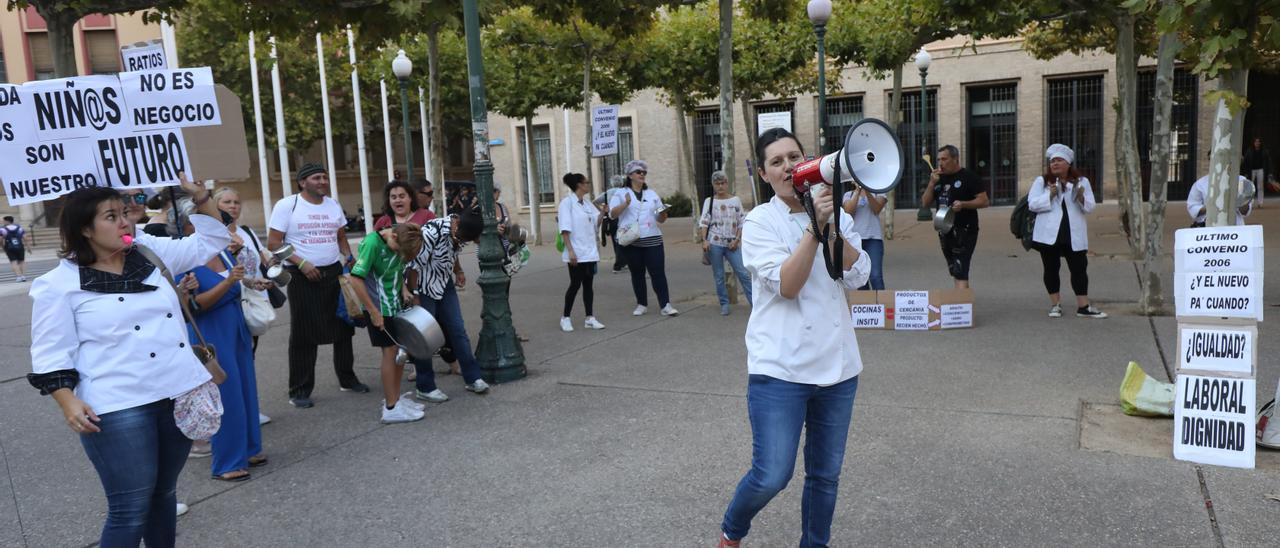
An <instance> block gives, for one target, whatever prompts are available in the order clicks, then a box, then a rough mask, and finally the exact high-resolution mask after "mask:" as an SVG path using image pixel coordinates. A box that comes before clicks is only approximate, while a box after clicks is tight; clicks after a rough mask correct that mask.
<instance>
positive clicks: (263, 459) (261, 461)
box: [249, 455, 267, 468]
mask: <svg viewBox="0 0 1280 548" xmlns="http://www.w3.org/2000/svg"><path fill="white" fill-rule="evenodd" d="M266 465H267V456H266V455H255V456H252V457H249V468H257V467H259V466H266Z"/></svg>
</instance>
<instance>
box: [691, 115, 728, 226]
mask: <svg viewBox="0 0 1280 548" xmlns="http://www.w3.org/2000/svg"><path fill="white" fill-rule="evenodd" d="M723 165H724V156H723V155H721V153H720V110H719V109H707V110H698V111H696V112H694V114H693V171H694V187H695V188H697V189H698V197H697V200H698V203H702V200H703V198H705V197H707V196H709V195H710V192H711V172H713V171H715V170H717V169H720V168H721V167H722V166H723Z"/></svg>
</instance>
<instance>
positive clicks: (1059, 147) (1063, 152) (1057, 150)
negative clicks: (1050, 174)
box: [1044, 143, 1076, 164]
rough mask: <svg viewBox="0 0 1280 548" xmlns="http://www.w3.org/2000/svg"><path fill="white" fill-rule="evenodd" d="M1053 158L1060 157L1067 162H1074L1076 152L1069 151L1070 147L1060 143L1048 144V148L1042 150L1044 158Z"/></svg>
mask: <svg viewBox="0 0 1280 548" xmlns="http://www.w3.org/2000/svg"><path fill="white" fill-rule="evenodd" d="M1054 158H1062V159H1063V160H1066V161H1067V163H1068V164H1074V163H1076V153H1075V152H1072V151H1071V147H1069V146H1067V145H1064V144H1062V143H1054V144H1052V145H1049V149H1048V150H1045V151H1044V159H1046V160H1053V159H1054Z"/></svg>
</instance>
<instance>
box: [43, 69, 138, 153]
mask: <svg viewBox="0 0 1280 548" xmlns="http://www.w3.org/2000/svg"><path fill="white" fill-rule="evenodd" d="M22 88H23V91H24V92H25V93H27V94H30V97H31V105H30V107H29V108H31V109H32V110H33V111H34V120H33V121H34V123H35V133H36V137H37V138H38V139H40V140H41V141H46V142H47V141H58V140H62V139H79V138H84V137H93V136H96V135H99V134H101V133H102V132H105V131H111V132H119V131H132V129H133V126H132V125H130V124H129V118H128V117H127V116H125V106H124V91H123V90H121V89H120V80H119V79H118V78H116V77H115V76H109V75H94V76H80V77H76V78H59V79H57V80H41V81H37V82H29V83H27V84H24V85H23V86H22Z"/></svg>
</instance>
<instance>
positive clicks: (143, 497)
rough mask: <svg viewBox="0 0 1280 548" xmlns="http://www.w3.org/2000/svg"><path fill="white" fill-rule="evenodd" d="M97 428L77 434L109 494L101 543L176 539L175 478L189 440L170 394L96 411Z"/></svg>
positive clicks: (133, 546)
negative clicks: (175, 418) (178, 421)
mask: <svg viewBox="0 0 1280 548" xmlns="http://www.w3.org/2000/svg"><path fill="white" fill-rule="evenodd" d="M100 418H101V419H102V422H99V423H98V427H99V428H101V429H102V431H101V432H97V433H93V434H81V435H80V445H82V446H84V452H85V454H87V455H88V456H89V461H90V462H92V463H93V467H94V468H95V469H97V471H98V479H99V480H101V481H102V489H103V491H105V492H106V495H107V522H106V523H104V524H103V525H102V537H101V539H100V540H99V541H98V542H99V546H101V547H102V548H117V547H124V546H127V547H129V548H137V546H138V545H139V543H141V542H142V541H143V540H145V541H146V543H147V546H148V548H152V547H154V548H160V547H168V546H173V545H174V537H175V536H176V534H177V519H178V518H177V515H176V510H177V505H178V498H177V496H176V493H177V484H178V475H179V474H181V473H182V467H183V466H185V465H186V464H187V452H189V451H191V440H189V439H187V437H186V436H183V435H182V431H181V430H178V426H177V425H176V424H174V422H173V400H160V401H158V402H154V403H149V404H146V405H140V406H138V407H131V408H129V409H122V410H120V411H112V412H110V413H106V414H103V415H101V416H100Z"/></svg>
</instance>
